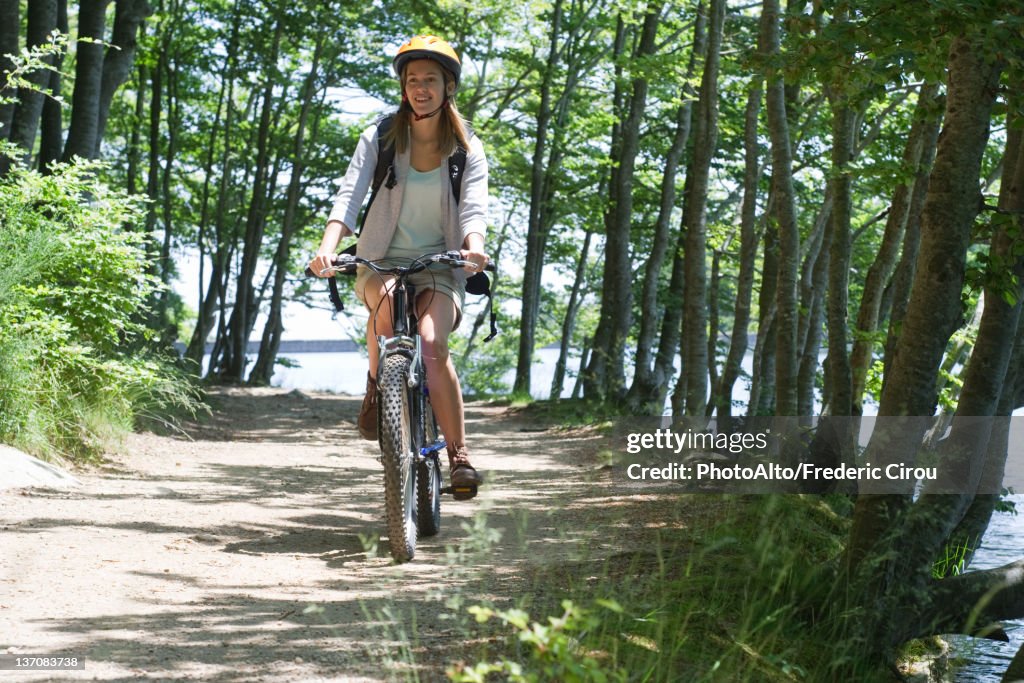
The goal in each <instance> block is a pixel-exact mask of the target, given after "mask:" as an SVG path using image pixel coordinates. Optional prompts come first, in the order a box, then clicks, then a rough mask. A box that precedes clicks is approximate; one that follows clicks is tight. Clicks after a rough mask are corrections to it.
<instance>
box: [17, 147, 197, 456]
mask: <svg viewBox="0 0 1024 683" xmlns="http://www.w3.org/2000/svg"><path fill="white" fill-rule="evenodd" d="M96 170H97V165H96V164H94V163H76V164H71V165H58V166H55V167H54V168H53V172H52V173H51V174H50V175H47V176H43V175H41V174H39V173H36V172H34V171H29V170H25V169H19V168H16V169H13V170H12V171H11V172H10V173H9V174H8V175H7V176H6V177H5V178H3V179H2V180H0V441H3V442H5V443H10V444H12V445H15V446H17V447H19V448H22V449H24V450H26V451H29V452H31V453H35V454H38V455H42V456H47V455H53V454H56V455H64V456H71V457H83V456H89V455H93V454H95V453H97V452H98V451H99V450H100V449H102V448H103V447H104V444H105V443H106V442H107V441H108V440H109V438H110V437H112V436H115V435H117V434H119V433H121V432H123V431H124V430H126V429H129V428H131V426H132V425H133V424H134V422H135V420H136V419H138V418H139V417H142V416H148V417H156V418H157V419H159V418H160V416H161V415H163V414H165V413H166V412H167V411H168V410H172V409H175V408H182V407H184V408H193V407H194V406H195V405H196V394H195V391H194V390H193V389H192V388H191V386H190V385H189V383H188V380H187V378H186V377H185V376H184V375H182V374H181V373H180V372H178V371H176V370H175V369H174V366H173V363H172V361H171V359H170V357H167V356H161V355H160V353H158V352H157V351H155V350H154V349H152V348H151V344H150V341H149V340H150V339H151V338H152V336H153V333H152V331H151V330H149V329H148V328H147V327H146V326H145V323H144V321H145V320H146V319H147V302H149V301H151V300H152V296H153V294H154V293H155V292H156V291H157V290H158V287H159V284H158V282H157V281H156V279H155V278H154V277H152V276H151V275H149V274H148V273H147V268H146V264H147V261H146V250H145V237H144V235H143V234H141V232H136V231H133V230H132V228H133V226H136V225H142V223H143V220H142V216H143V213H142V212H143V202H142V200H141V199H140V198H138V197H133V196H130V195H128V194H126V193H124V192H120V191H116V190H113V189H111V188H109V187H107V186H105V185H104V184H102V183H101V182H99V181H97V179H96Z"/></svg>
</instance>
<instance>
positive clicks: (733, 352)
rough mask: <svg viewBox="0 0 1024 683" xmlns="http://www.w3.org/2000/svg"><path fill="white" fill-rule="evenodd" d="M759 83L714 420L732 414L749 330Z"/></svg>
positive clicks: (748, 133)
mask: <svg viewBox="0 0 1024 683" xmlns="http://www.w3.org/2000/svg"><path fill="white" fill-rule="evenodd" d="M761 93H762V91H761V79H760V77H758V76H755V77H754V80H753V81H752V82H751V84H750V89H749V91H748V92H747V108H746V115H745V117H744V124H743V154H744V170H743V204H742V207H741V208H740V264H739V279H738V281H737V283H736V306H735V308H734V309H733V327H732V336H731V339H730V342H729V355H728V356H726V359H725V363H724V365H723V366H722V377H721V381H720V382H719V388H718V391H717V392H715V393H716V395H717V397H718V416H719V417H720V418H722V417H729V416H730V415H731V414H732V390H733V386H735V384H736V380H737V379H738V378H739V374H740V368H741V366H742V363H743V357H744V356H745V355H746V354H747V332H748V328H749V327H750V301H751V297H752V295H753V291H754V270H755V266H756V262H757V244H758V235H757V186H758V183H759V181H760V178H761V167H760V155H759V146H758V140H757V138H758V136H757V121H758V114H759V112H760V110H761Z"/></svg>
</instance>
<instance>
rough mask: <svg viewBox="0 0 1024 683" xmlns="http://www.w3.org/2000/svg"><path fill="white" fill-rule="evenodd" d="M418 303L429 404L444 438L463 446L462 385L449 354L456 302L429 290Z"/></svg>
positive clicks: (464, 438) (464, 440) (464, 427)
mask: <svg viewBox="0 0 1024 683" xmlns="http://www.w3.org/2000/svg"><path fill="white" fill-rule="evenodd" d="M417 306H418V307H419V316H420V337H421V339H422V343H423V362H424V364H425V365H426V368H427V377H429V378H430V403H431V405H432V406H433V407H434V415H435V416H436V417H437V422H438V424H439V425H440V427H441V431H442V432H443V433H444V436H445V440H446V441H447V442H448V443H449V444H452V445H455V446H464V445H465V443H466V424H465V420H464V416H463V406H462V387H461V386H460V385H459V377H458V375H457V374H456V373H455V366H454V365H453V364H452V359H451V355H450V354H449V353H448V335H449V334H451V331H452V328H453V327H454V326H455V316H456V311H455V303H454V302H453V301H452V300H451V298H450V297H448V296H446V295H444V294H441V293H439V292H434V291H431V290H428V291H425V292H422V293H421V294H420V295H419V297H418V302H417Z"/></svg>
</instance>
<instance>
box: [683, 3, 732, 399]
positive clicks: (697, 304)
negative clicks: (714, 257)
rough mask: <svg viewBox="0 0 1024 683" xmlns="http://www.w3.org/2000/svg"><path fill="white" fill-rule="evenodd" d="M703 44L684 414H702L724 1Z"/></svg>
mask: <svg viewBox="0 0 1024 683" xmlns="http://www.w3.org/2000/svg"><path fill="white" fill-rule="evenodd" d="M709 19H710V21H709V24H708V48H707V56H706V57H705V58H704V74H703V76H702V78H701V85H700V99H699V100H698V102H697V121H696V124H695V126H694V145H693V165H692V167H691V168H690V170H689V172H688V174H687V175H688V176H689V175H690V174H692V176H693V182H692V183H689V184H688V185H687V188H688V190H689V193H690V194H688V195H687V197H686V199H685V207H686V208H685V209H684V212H685V213H684V218H683V223H684V227H683V230H684V232H685V233H686V245H685V251H684V259H683V261H684V273H685V276H686V280H685V282H686V284H685V291H686V295H685V300H684V303H683V306H684V307H685V312H684V314H683V317H684V320H685V321H686V327H685V328H684V330H683V335H684V337H685V339H686V356H685V361H684V363H683V372H684V373H686V405H685V408H684V410H685V414H686V415H698V416H699V415H704V413H705V411H706V409H707V404H708V395H707V394H708V360H709V359H708V347H707V339H708V329H707V327H708V312H707V305H708V301H707V244H706V243H707V194H708V185H709V179H710V175H711V161H712V159H713V158H714V156H715V147H716V145H717V142H718V67H719V61H720V60H719V54H720V52H721V46H722V26H723V24H724V23H725V0H711V7H710V12H709Z"/></svg>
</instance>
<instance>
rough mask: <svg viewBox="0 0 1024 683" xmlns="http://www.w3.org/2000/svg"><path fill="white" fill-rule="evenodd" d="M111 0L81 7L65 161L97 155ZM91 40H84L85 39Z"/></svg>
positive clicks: (89, 1)
mask: <svg viewBox="0 0 1024 683" xmlns="http://www.w3.org/2000/svg"><path fill="white" fill-rule="evenodd" d="M109 2H110V0H82V1H81V3H79V6H78V7H79V9H78V36H79V39H78V43H77V45H76V48H75V49H76V58H75V62H76V63H75V91H74V94H73V95H72V106H71V127H70V128H69V129H68V139H67V142H66V143H64V156H63V160H64V161H70V160H71V158H72V157H76V156H78V157H82V158H83V159H93V158H95V154H96V147H97V139H98V137H99V112H100V92H101V87H102V82H103V39H104V37H105V35H106V29H107V5H108V4H109ZM84 38H85V39H88V40H83V39H84Z"/></svg>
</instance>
